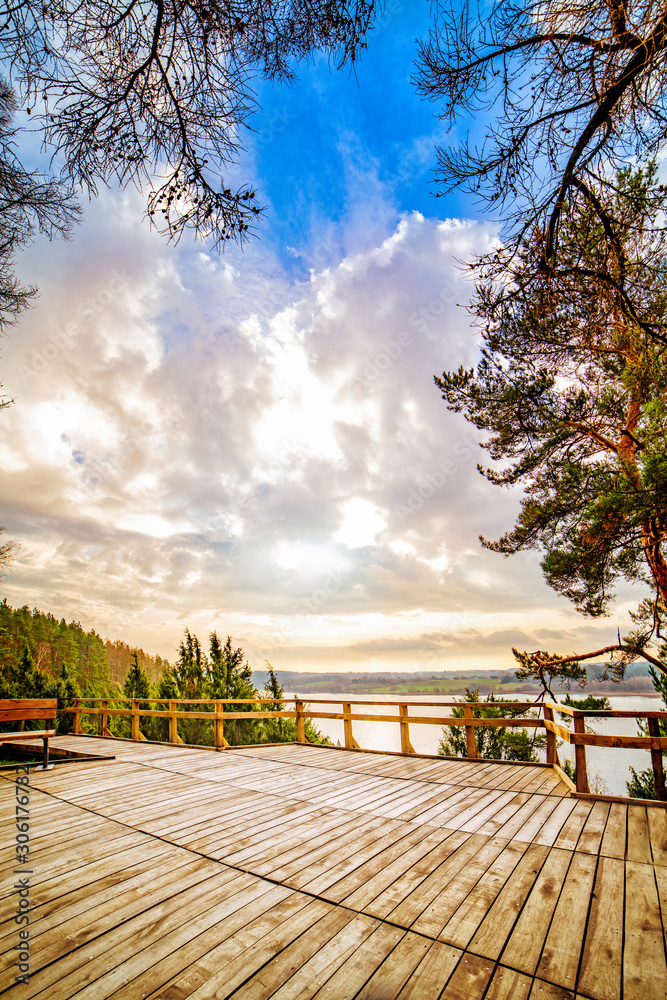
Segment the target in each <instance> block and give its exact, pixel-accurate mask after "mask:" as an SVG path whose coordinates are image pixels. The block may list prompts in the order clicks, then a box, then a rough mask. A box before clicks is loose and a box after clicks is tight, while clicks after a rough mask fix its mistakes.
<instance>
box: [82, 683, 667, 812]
mask: <svg viewBox="0 0 667 1000" xmlns="http://www.w3.org/2000/svg"><path fill="white" fill-rule="evenodd" d="M278 703H280V704H281V705H282V706H286V705H290V706H291V705H293V706H294V707H293V708H284V707H283V708H282V709H281V710H280V711H275V710H271V709H269V708H267V705H268V704H273V705H275V704H278ZM118 704H128V705H129V707H127V708H113V707H111V706H112V705H118ZM89 705H90V706H91V707H88V706H89ZM147 705H167V706H168V707H167V709H159V708H156V709H152V708H147V707H146V706H147ZM189 705H196V706H198V707H200V708H203V707H204V706H210V708H209V710H208V711H191V710H189V709H188V708H187V707H186V706H189ZM232 705H243V706H247V709H248V710H246V711H236V712H235V711H231V710H230V709H229V708H228V706H232ZM319 705H342V707H343V711H342V712H331V711H328V712H326V711H321V710H318V709H317V708H316V709H313V707H312V706H319ZM365 705H366V706H367V705H372V706H373V707H374V708H376V709H377V708H378V707H382V708H388V709H390V708H398V713H396V712H394V713H393V714H389V713H387V714H377V713H373V714H371V713H368V712H366V713H364V712H353V710H352V709H353V706H354V707H357V706H365ZM510 706H511V708H512V710H526V709H528V710H532V711H536V710H537V711H538V712H539V713H541V715H538V716H526V717H523V718H496V719H489V718H480V717H479V716H476V714H475V713H476V712H478V711H479V710H480V709H482V708H500V709H507V708H508V707H510ZM425 707H426V708H436V709H438V710H442V709H443V708H451V707H456V708H458V709H462V710H463V718H459V717H456V716H452V715H447V716H445V715H440V714H439V715H437V716H435V715H433V716H431V715H428V716H424V715H410V709H411V708H425ZM65 711H66V712H67V713H69V714H71V715H72V716H73V726H72V731H73V733H75V734H79V733H80V732H81V718H82V716H84V715H85V716H98V718H99V720H100V721H99V734H100V736H104V737H110V738H113V737H114V734H113V733H112V732H110V730H109V718H110V717H121V718H122V717H125V718H128V717H129V718H130V719H131V738H132V739H133V740H145V739H146V737H145V736H144V735H143V733H142V732H141V728H140V719H141V718H145V717H146V718H162V719H168V720H169V724H168V730H169V739H168V742H169V743H176V744H183V740H182V739H181V737H180V736H179V734H178V723H179V721H186V720H190V719H204V720H207V721H209V722H211V721H212V722H213V724H214V725H213V735H214V743H213V745H214V746H215V747H216V748H217V749H224V748H225V747H229V745H230V744H229V743H228V742H227V740H226V739H225V735H224V726H225V723H227V722H232V721H236V720H242V721H246V722H254V721H256V720H258V719H296V736H297V742H298V743H306V742H308V741H307V739H306V731H305V721H306V719H313V720H317V719H338V720H341V721H342V722H343V733H344V740H345V746H346V747H347V748H348V749H355V750H360V749H362V748H361V747H360V746H359V744H358V743H357V741H356V739H355V738H354V734H353V730H352V724H353V723H354V722H390V723H395V724H398V725H399V727H400V738H401V753H404V754H414V753H415V752H416V751H415V749H414V747H413V746H412V743H411V742H410V726H411V725H413V726H414V725H427V726H463V727H464V729H465V736H466V750H467V759H471V760H474V759H475V758H477V757H478V753H477V744H476V741H475V729H476V728H477V727H478V726H484V727H496V726H500V727H505V728H506V727H517V728H521V727H526V728H532V729H537V728H539V729H544V730H545V731H546V737H547V747H546V763H547V765H550V766H552V767H555V768H556V769H557V770H558V772H559V774H560V775H561V777H562V778H563V779H564V780H565V781H566V782H567V783H568V784H569V785H570V786H571V787H572V789H573V790H575V786H574V785H572V783H571V781H570V779H569V778H568V777H567V775H565V773H564V772H563V771H562V769H561V767H560V761H559V758H558V749H557V746H558V739H559V738H560V739H562V740H564V741H565V742H566V743H569V744H571V745H573V746H574V753H575V763H576V792H578V793H580V794H588V793H589V785H588V774H587V767H586V747H587V746H593V747H619V748H626V749H639V750H648V751H650V753H651V763H652V767H653V772H654V776H655V789H656V796H657V798H658V799H661V800H662V801H667V794H666V792H665V778H664V770H663V761H662V755H663V753H667V737H664V736H660V735H659V732H660V730H659V722H660V720H662V721H667V712H658V711H656V712H653V711H606V712H604V711H603V712H589V711H585V710H582V709H576V708H569V707H568V706H567V705H561V704H556V703H554V702H528V701H526V702H509V703H508V702H486V701H485V702H480V703H476V702H461V701H438V702H434V701H409V702H407V701H381V702H380V701H370V700H354V701H353V700H347V699H336V698H325V699H323V698H309V699H308V702H307V703H306V702H305V700H304V699H301V698H298V697H296V698H282V699H216V700H206V699H174V700H164V699H159V698H134V699H133V698H113V699H112V698H78V699H76V700H75V701H74V704H73V707H72V708H68V709H65ZM555 712H558V713H560V714H561V716H563V715H566V716H570V717H571V718H572V729H569V728H568V727H567V726H564V725H562V724H560V723H558V722H556V720H555V717H554V713H555ZM587 718H591V719H593V718H624V719H645V720H646V721H647V726H648V730H649V735H648V736H607V735H602V734H599V733H592V732H586V725H585V720H586V719H587Z"/></svg>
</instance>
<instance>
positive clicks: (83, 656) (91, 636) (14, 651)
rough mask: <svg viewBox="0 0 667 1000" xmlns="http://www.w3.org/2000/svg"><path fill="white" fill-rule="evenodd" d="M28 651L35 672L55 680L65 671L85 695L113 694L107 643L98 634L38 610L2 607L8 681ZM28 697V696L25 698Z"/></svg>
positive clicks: (2, 667) (0, 636)
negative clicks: (25, 651)
mask: <svg viewBox="0 0 667 1000" xmlns="http://www.w3.org/2000/svg"><path fill="white" fill-rule="evenodd" d="M26 645H27V648H28V650H29V653H30V656H31V657H32V661H33V663H34V665H35V668H36V669H37V670H39V671H42V672H43V673H45V674H46V675H47V676H50V677H52V678H56V677H59V676H61V675H62V673H63V670H64V671H65V674H66V675H67V676H68V677H71V678H72V680H73V681H75V682H76V683H77V684H78V686H79V687H80V688H81V693H82V694H83V695H88V696H90V697H95V696H99V697H104V696H106V695H110V694H112V693H113V691H112V687H111V683H110V679H109V671H108V667H107V660H106V653H105V648H104V643H103V642H102V640H101V638H100V637H99V635H97V633H96V632H95V631H91V632H86V631H84V629H82V628H81V625H80V624H79V623H78V622H69V623H68V622H66V621H65V619H64V618H61V619H60V620H58V619H57V618H55V617H54V616H53V615H51V614H43V612H41V611H38V610H37V609H36V608H35V609H34V610H33V611H30V610H29V608H28V607H23V608H17V609H15V608H12V607H10V605H9V604H8V603H7V601H6V600H4V601H3V602H2V603H1V604H0V675H2V677H4V678H5V679H8V678H9V677H10V675H11V671H12V670H13V669H15V668H16V667H17V665H18V663H19V661H20V659H21V657H22V656H23V654H24V649H25V648H26ZM26 697H27V695H26Z"/></svg>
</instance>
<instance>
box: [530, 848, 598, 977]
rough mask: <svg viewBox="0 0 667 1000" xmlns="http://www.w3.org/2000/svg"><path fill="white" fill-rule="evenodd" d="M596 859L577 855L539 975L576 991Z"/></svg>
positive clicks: (544, 951) (541, 960) (558, 908)
mask: <svg viewBox="0 0 667 1000" xmlns="http://www.w3.org/2000/svg"><path fill="white" fill-rule="evenodd" d="M596 866H597V859H596V858H594V857H591V856H590V855H588V854H575V855H574V856H573V858H572V862H571V864H570V868H569V870H568V873H567V877H566V879H565V884H564V885H563V888H562V890H561V894H560V897H559V899H558V904H557V906H556V911H555V913H554V917H553V921H552V923H551V928H550V930H549V933H548V935H547V939H546V942H545V945H544V950H543V952H542V958H541V959H540V963H539V965H538V967H537V975H538V976H539V977H540V978H541V979H546V980H548V981H549V982H551V983H555V984H556V985H557V986H566V987H567V988H568V989H571V990H574V987H575V984H576V979H577V969H578V968H579V957H580V955H581V949H582V945H583V941H584V934H585V930H586V921H587V918H588V907H589V905H590V901H591V892H592V891H593V882H594V879H595V870H596Z"/></svg>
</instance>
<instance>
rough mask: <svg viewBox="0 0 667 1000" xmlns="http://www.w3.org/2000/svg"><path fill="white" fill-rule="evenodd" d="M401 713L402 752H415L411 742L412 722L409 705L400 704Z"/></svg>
mask: <svg viewBox="0 0 667 1000" xmlns="http://www.w3.org/2000/svg"><path fill="white" fill-rule="evenodd" d="M399 711H400V713H401V723H400V725H401V753H414V752H415V748H414V747H413V745H412V743H411V742H410V723H409V722H408V706H407V705H399Z"/></svg>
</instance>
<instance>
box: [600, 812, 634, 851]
mask: <svg viewBox="0 0 667 1000" xmlns="http://www.w3.org/2000/svg"><path fill="white" fill-rule="evenodd" d="M627 826H628V807H627V806H626V805H624V804H623V803H621V802H612V804H611V807H610V809H609V815H608V816H607V825H606V826H605V828H604V834H603V837H602V843H601V844H600V854H604V855H605V856H606V857H608V858H620V859H621V860H622V859H623V858H625V842H626V835H627Z"/></svg>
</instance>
